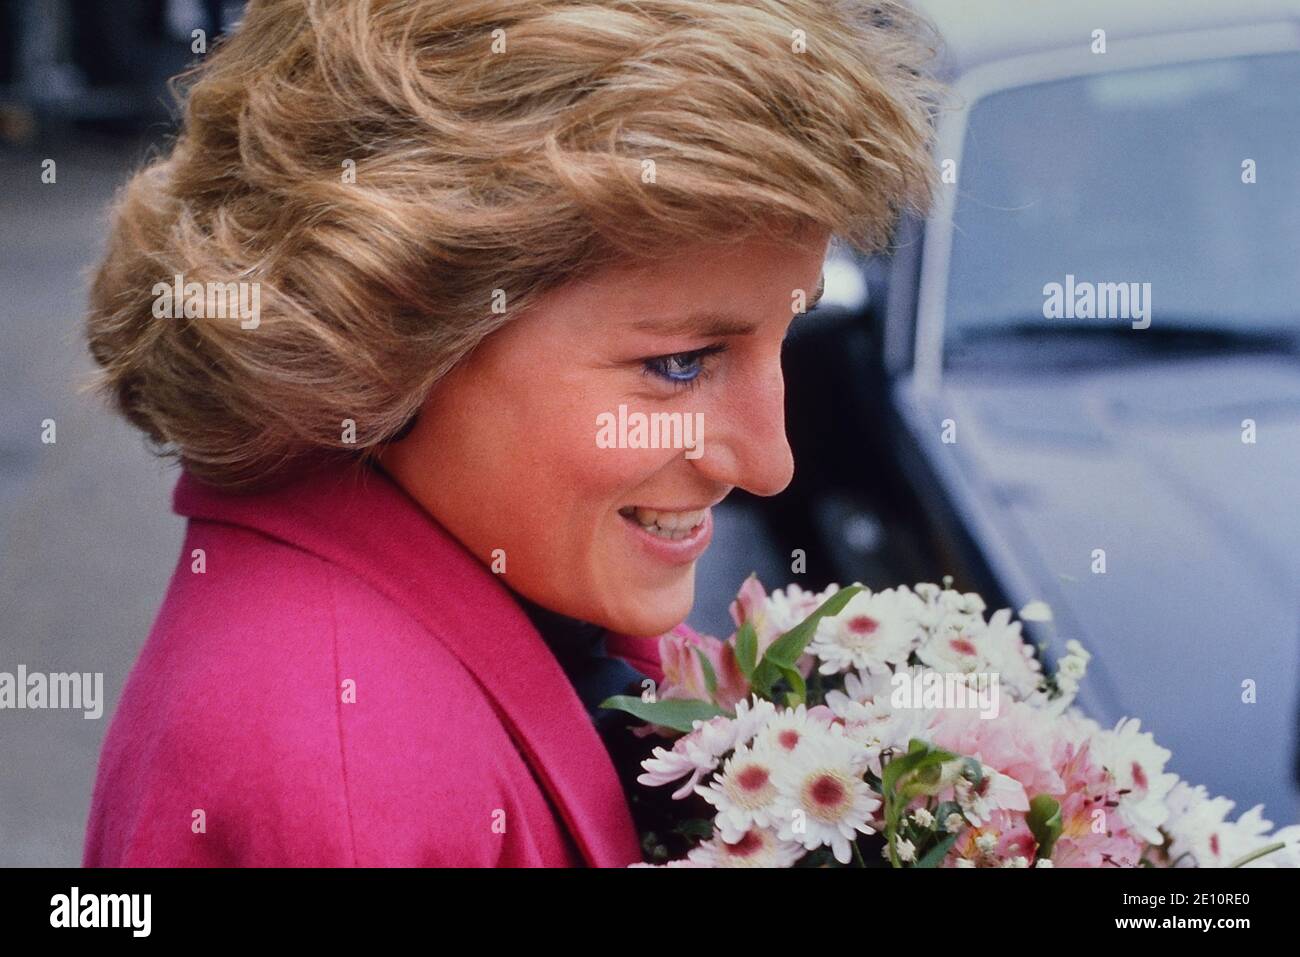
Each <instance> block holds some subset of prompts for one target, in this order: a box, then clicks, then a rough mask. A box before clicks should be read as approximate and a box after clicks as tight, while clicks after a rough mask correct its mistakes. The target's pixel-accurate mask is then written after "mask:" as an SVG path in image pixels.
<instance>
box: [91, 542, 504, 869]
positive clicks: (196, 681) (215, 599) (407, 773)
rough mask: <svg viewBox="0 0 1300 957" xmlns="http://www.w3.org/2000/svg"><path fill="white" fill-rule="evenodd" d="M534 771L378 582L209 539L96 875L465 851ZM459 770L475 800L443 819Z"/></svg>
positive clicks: (120, 740) (127, 695) (169, 627)
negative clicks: (446, 784) (136, 862)
mask: <svg viewBox="0 0 1300 957" xmlns="http://www.w3.org/2000/svg"><path fill="white" fill-rule="evenodd" d="M205 526H206V527H205ZM435 598H436V596H435ZM520 760H521V759H520V757H519V755H518V754H517V752H516V750H515V749H514V747H513V745H512V743H511V741H510V738H509V736H508V733H507V732H506V730H505V728H504V727H503V726H502V724H501V722H500V720H499V719H498V717H497V716H496V714H495V712H494V711H493V709H492V706H491V702H490V701H489V700H488V699H487V697H486V696H485V695H484V693H483V692H482V690H481V688H480V687H479V686H478V685H477V683H476V682H475V681H474V680H473V678H472V676H471V675H469V674H468V672H467V671H466V670H465V669H464V668H463V667H462V666H461V665H460V663H459V662H458V661H457V660H456V658H455V656H454V655H453V654H452V653H451V652H450V651H449V650H448V648H447V646H446V645H445V644H444V643H443V642H442V641H440V640H438V639H437V637H435V636H433V635H431V634H430V633H429V632H428V631H427V630H426V629H425V627H424V626H422V625H421V624H420V623H419V622H417V621H416V620H415V619H414V618H412V616H411V615H409V614H408V613H406V612H405V611H404V610H403V609H402V608H401V607H399V606H398V605H397V604H396V603H394V602H393V601H391V600H390V599H389V598H388V597H387V596H385V595H383V594H382V593H380V592H379V591H378V590H376V589H375V588H374V587H372V586H371V585H370V584H369V583H367V582H366V581H364V580H363V579H361V578H360V577H358V576H356V575H354V574H352V573H350V572H349V571H347V570H346V569H342V568H340V567H338V566H337V565H334V564H332V563H330V562H328V561H325V560H323V559H321V558H320V557H318V556H315V555H313V554H310V553H308V552H305V551H302V550H300V549H297V548H295V547H293V546H290V545H287V544H285V543H283V542H279V541H277V540H275V539H272V538H268V537H266V536H262V535H259V534H258V533H255V532H251V531H249V530H247V529H242V528H238V527H235V526H216V525H207V524H206V523H204V524H200V525H199V526H198V527H195V526H193V525H192V527H191V531H190V533H189V534H188V535H187V539H186V543H185V551H184V553H183V554H182V557H181V562H180V564H179V565H178V567H177V569H176V571H175V574H174V576H173V578H172V581H171V584H170V586H169V588H168V592H167V596H166V598H165V599H164V602H163V606H162V608H161V610H160V612H159V615H158V618H157V620H156V622H155V625H154V628H153V630H152V632H151V633H150V636H149V638H148V640H147V641H146V643H145V646H144V648H143V649H142V651H141V654H140V657H139V658H138V660H137V662H136V664H135V667H134V668H133V670H132V672H131V675H130V677H129V679H128V682H127V685H126V687H125V688H124V691H123V695H122V698H121V700H120V702H119V704H118V707H117V710H116V712H115V714H114V717H113V721H112V726H111V728H110V731H109V735H108V738H107V740H106V741H105V746H104V750H103V754H102V756H101V761H100V771H99V779H98V781H97V785H96V792H95V798H94V805H93V807H92V819H91V827H90V828H89V830H88V837H87V862H88V863H108V864H111V863H113V862H114V861H115V860H116V861H117V862H119V863H129V862H130V860H129V858H130V855H133V854H134V855H137V856H139V857H141V858H143V859H144V860H145V861H146V862H153V863H165V862H176V863H184V862H207V863H213V862H220V861H222V860H229V861H231V862H238V863H258V862H262V863H303V864H331V863H333V864H339V863H344V864H346V863H357V862H358V861H359V860H360V862H364V860H365V859H366V858H367V857H368V856H370V855H372V854H376V853H377V854H382V853H385V852H384V851H383V850H382V848H381V847H379V845H382V844H383V843H384V842H385V841H387V842H388V843H390V844H394V843H395V844H397V845H401V846H405V847H412V848H414V847H416V846H426V845H430V842H432V844H434V845H437V846H438V847H440V848H441V849H442V852H452V850H453V848H454V847H456V846H458V845H459V843H463V842H460V841H459V839H458V838H457V836H456V833H455V831H456V824H457V817H458V815H459V814H473V815H474V816H475V818H476V819H477V817H478V811H480V810H482V808H480V807H479V806H480V805H482V806H483V807H487V808H496V807H501V806H503V805H508V804H509V803H510V800H511V797H510V792H511V791H512V790H513V789H514V785H513V784H512V782H513V781H517V780H519V779H520V772H521V771H523V775H522V777H523V778H526V777H527V775H526V771H524V769H523V768H522V765H521V764H519V762H520ZM447 768H455V769H456V778H457V782H458V787H459V789H460V790H459V793H458V794H456V795H455V800H448V801H446V802H445V804H446V807H442V806H441V805H440V804H439V803H438V802H437V800H436V796H435V795H431V794H430V793H429V792H428V789H427V787H425V786H422V785H423V784H424V783H425V782H428V781H436V780H438V779H439V778H440V777H442V776H445V774H446V769H447ZM445 796H446V797H448V798H450V797H451V795H450V794H447V795H445ZM199 818H203V819H204V822H205V823H206V826H207V827H208V829H209V830H208V831H207V832H206V835H204V836H200V835H199V834H198V833H197V832H192V831H191V830H190V826H191V824H194V825H195V826H198V823H197V822H198V821H199ZM358 818H360V820H358ZM377 820H378V821H379V822H380V823H379V825H378V831H376V830H375V827H376V821H377ZM384 822H387V823H384ZM461 823H464V822H461ZM358 827H361V828H362V830H363V832H364V835H363V836H362V837H360V838H358V836H357V828H358ZM411 827H416V828H417V829H421V831H422V833H421V834H419V835H410V837H411V840H410V841H405V842H404V841H400V840H399V841H394V840H393V837H394V835H393V833H391V828H398V829H402V828H405V829H408V830H409V829H410V828H411ZM114 828H117V829H118V833H117V834H116V837H114V834H113V833H112V831H113V829H114ZM122 828H125V829H127V831H129V832H130V834H124V833H121V829H122ZM214 829H216V830H217V833H218V834H219V835H220V836H219V837H208V836H207V835H212V834H213V830H214ZM464 833H473V831H472V829H471V830H468V831H464ZM97 834H98V837H96V835H97ZM115 840H116V843H114V841H115ZM373 842H379V844H378V845H376V844H375V843H373ZM111 847H116V848H117V850H116V851H112V850H110V848H111ZM128 848H129V849H130V850H127V849H128ZM200 850H202V851H203V852H204V853H202V854H199V856H198V857H197V858H195V857H194V856H193V855H194V854H196V853H198V851H200ZM480 850H482V851H483V852H484V853H487V852H489V851H490V847H486V848H480ZM429 853H431V852H421V856H420V858H419V859H420V861H421V862H428V861H429V860H430V859H431V858H430V857H429ZM475 853H476V851H475V849H474V847H472V846H469V847H460V848H459V850H455V851H454V853H452V859H453V860H466V861H468V860H470V859H472V858H473V857H474V854H475ZM408 863H415V861H408Z"/></svg>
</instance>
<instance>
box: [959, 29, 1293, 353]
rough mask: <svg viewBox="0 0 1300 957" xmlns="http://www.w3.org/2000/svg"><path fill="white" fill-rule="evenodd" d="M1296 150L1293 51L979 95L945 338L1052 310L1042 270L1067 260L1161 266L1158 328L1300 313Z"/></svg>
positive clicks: (1053, 275)
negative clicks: (1048, 301) (1048, 304)
mask: <svg viewBox="0 0 1300 957" xmlns="http://www.w3.org/2000/svg"><path fill="white" fill-rule="evenodd" d="M1297 156H1300V55H1298V54H1275V55H1265V56H1253V57H1240V58H1234V59H1221V60H1211V61H1204V62H1196V63H1190V64H1180V65H1173V66H1162V67H1158V68H1149V69H1142V70H1135V71H1127V72H1122V73H1113V74H1102V75H1096V76H1089V77H1080V78H1072V79H1068V80H1062V81H1054V82H1049V83H1041V84H1037V85H1033V86H1027V87H1021V88H1017V89H1013V90H1007V91H1004V92H999V93H996V94H993V95H990V96H988V97H986V98H984V99H981V100H980V101H978V102H977V103H976V104H975V105H974V106H973V107H972V110H971V114H970V117H969V124H968V129H967V133H966V140H965V145H964V151H963V155H962V160H961V169H960V174H959V196H958V201H957V206H956V211H955V223H954V226H955V228H954V234H953V246H952V258H951V265H950V273H949V285H948V291H947V300H946V301H947V308H946V314H945V324H944V329H945V340H946V342H947V343H948V344H949V345H950V346H951V345H952V344H953V340H959V341H960V340H965V339H969V338H971V334H972V333H974V334H975V335H976V337H979V336H981V335H986V334H989V333H992V334H994V335H997V334H998V332H999V329H998V327H999V326H1004V327H1007V328H1010V327H1014V326H1017V325H1024V324H1026V323H1033V322H1038V323H1042V324H1043V325H1044V326H1046V325H1047V324H1048V322H1049V320H1048V318H1046V317H1045V316H1044V307H1045V301H1046V300H1047V298H1048V295H1047V294H1046V293H1045V287H1047V286H1048V284H1051V283H1057V284H1060V285H1062V286H1063V287H1064V286H1065V285H1066V283H1067V277H1073V280H1074V282H1076V283H1082V282H1088V283H1094V284H1101V283H1150V287H1149V307H1150V312H1151V318H1152V327H1153V328H1154V327H1158V326H1160V325H1161V324H1162V323H1167V324H1178V325H1188V326H1190V327H1191V328H1196V327H1198V326H1203V327H1216V328H1221V327H1225V326H1226V327H1230V328H1232V329H1241V330H1249V331H1251V332H1255V331H1260V332H1268V333H1272V332H1277V331H1285V330H1288V329H1294V328H1296V327H1297V325H1300V268H1297V266H1298V265H1300V162H1297V161H1296V157H1297ZM1250 179H1253V180H1254V182H1248V181H1247V180H1250ZM1135 291H1136V290H1135ZM1051 318H1052V320H1057V319H1060V317H1058V316H1053V317H1051ZM1070 318H1074V317H1073V316H1071V317H1070ZM1098 322H1101V319H1100V318H1099V319H1098ZM1121 325H1122V324H1121ZM1148 341H1150V340H1148Z"/></svg>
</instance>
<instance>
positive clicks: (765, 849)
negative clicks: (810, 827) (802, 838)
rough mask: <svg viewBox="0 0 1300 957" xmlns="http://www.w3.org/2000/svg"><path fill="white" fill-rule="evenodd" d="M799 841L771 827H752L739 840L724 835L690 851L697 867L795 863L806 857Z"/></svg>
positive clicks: (784, 865) (693, 864)
mask: <svg viewBox="0 0 1300 957" xmlns="http://www.w3.org/2000/svg"><path fill="white" fill-rule="evenodd" d="M803 855H804V849H803V848H802V847H800V846H799V845H798V844H793V843H791V842H789V841H783V840H781V839H780V838H778V837H777V836H776V835H775V834H773V833H772V832H771V831H769V830H765V829H763V828H758V827H756V828H752V829H750V830H749V831H747V832H745V833H744V834H743V835H741V837H740V839H739V840H736V841H726V840H723V839H722V837H721V835H715V836H714V838H713V840H711V841H707V842H705V843H704V844H701V845H699V846H698V847H696V848H694V849H693V850H691V852H690V853H689V854H687V855H686V857H687V860H688V861H690V862H691V863H690V864H689V865H685V866H694V867H793V866H794V865H795V864H796V863H797V862H798V860H799V858H801V857H803Z"/></svg>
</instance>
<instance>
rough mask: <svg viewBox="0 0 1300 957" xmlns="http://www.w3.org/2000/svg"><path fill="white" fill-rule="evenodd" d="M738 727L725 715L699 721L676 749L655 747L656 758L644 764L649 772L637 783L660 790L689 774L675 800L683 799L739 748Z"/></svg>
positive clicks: (674, 746) (649, 759)
mask: <svg viewBox="0 0 1300 957" xmlns="http://www.w3.org/2000/svg"><path fill="white" fill-rule="evenodd" d="M738 710H739V709H738ZM737 727H738V725H737V722H736V721H734V720H732V719H731V718H728V717H726V716H725V715H718V716H717V717H714V718H710V719H709V720H708V721H695V722H694V729H695V730H693V731H691V732H689V733H688V734H684V735H682V736H681V737H680V738H678V739H677V740H676V741H674V742H673V747H672V750H669V749H667V748H655V749H654V751H653V752H651V754H652V756H651V757H649V758H646V759H645V760H644V761H642V762H641V767H643V768H644V769H645V773H644V774H640V775H638V776H637V783H639V784H646V785H649V786H651V787H657V786H659V785H662V784H671V783H672V782H673V781H676V780H677V779H678V778H680V777H682V776H683V775H687V774H689V775H690V778H689V779H688V780H687V781H686V783H685V784H683V785H682V786H681V787H679V788H678V789H677V790H676V791H674V792H673V797H674V798H675V799H677V800H681V799H682V798H684V797H686V796H687V795H689V794H690V793H691V792H692V791H693V790H694V789H695V786H696V785H697V784H698V783H699V781H700V779H701V778H702V777H704V775H706V774H708V773H709V772H711V771H712V770H713V769H714V768H716V767H717V766H718V762H719V761H720V760H721V759H722V756H723V755H724V754H726V753H727V752H728V751H730V750H731V749H732V748H733V747H735V743H736V731H737Z"/></svg>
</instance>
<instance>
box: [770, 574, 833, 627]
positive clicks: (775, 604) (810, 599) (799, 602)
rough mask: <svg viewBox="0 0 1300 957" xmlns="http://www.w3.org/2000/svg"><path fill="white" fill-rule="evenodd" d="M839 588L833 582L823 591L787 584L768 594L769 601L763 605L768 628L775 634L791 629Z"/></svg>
mask: <svg viewBox="0 0 1300 957" xmlns="http://www.w3.org/2000/svg"><path fill="white" fill-rule="evenodd" d="M839 590H840V586H839V585H836V584H832V585H831V586H830V587H828V588H827V589H826V590H825V591H822V592H811V591H804V589H802V588H800V587H799V586H798V585H787V586H786V587H785V588H784V589H782V588H778V589H776V590H775V591H773V592H772V593H771V594H769V595H768V596H767V603H766V604H765V605H764V606H763V621H764V624H765V625H766V626H767V627H766V630H767V631H769V632H770V633H772V634H773V635H779V634H783V633H785V632H787V631H789V630H790V629H791V628H793V627H795V625H798V624H799V623H800V622H802V621H803V620H804V619H805V618H807V617H808V616H809V615H811V614H812V613H813V612H815V611H816V610H817V609H818V608H819V607H820V606H821V604H822V602H824V601H825V600H826V599H827V598H830V597H831V596H832V595H834V594H835V593H836V592H838V591H839Z"/></svg>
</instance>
